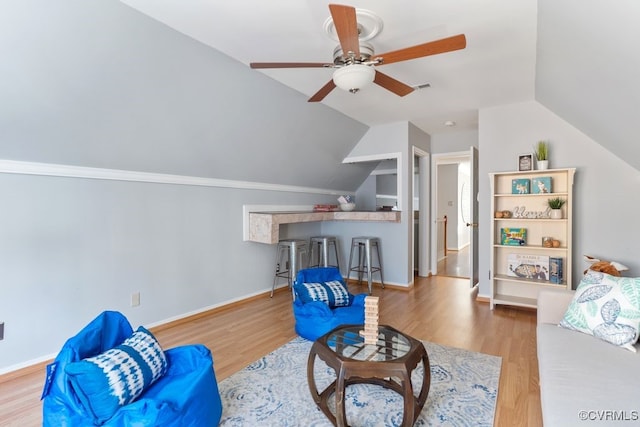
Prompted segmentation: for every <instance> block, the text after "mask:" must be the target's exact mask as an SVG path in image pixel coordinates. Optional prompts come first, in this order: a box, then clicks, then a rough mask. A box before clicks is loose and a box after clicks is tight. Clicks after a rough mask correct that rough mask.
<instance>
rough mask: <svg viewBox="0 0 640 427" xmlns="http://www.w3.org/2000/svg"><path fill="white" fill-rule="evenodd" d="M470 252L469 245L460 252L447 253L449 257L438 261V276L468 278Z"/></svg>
mask: <svg viewBox="0 0 640 427" xmlns="http://www.w3.org/2000/svg"><path fill="white" fill-rule="evenodd" d="M469 252H470V246H469V245H467V246H465V247H464V248H462V249H461V250H459V251H447V256H446V257H444V258H443V259H441V260H440V261H438V273H437V275H438V276H448V277H462V278H468V277H469Z"/></svg>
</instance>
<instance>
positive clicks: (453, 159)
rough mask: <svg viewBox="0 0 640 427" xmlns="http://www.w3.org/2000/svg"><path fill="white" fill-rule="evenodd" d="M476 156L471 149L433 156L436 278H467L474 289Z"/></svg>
mask: <svg viewBox="0 0 640 427" xmlns="http://www.w3.org/2000/svg"><path fill="white" fill-rule="evenodd" d="M476 154H477V150H476V149H475V148H474V147H472V148H471V150H470V151H468V152H456V153H445V154H438V155H433V174H432V177H433V185H432V189H433V190H432V191H433V199H432V200H433V204H432V217H433V218H434V219H433V222H432V223H433V225H434V232H433V233H432V242H431V245H432V263H431V265H432V268H433V269H434V273H433V274H435V275H440V276H449V277H460V278H468V279H469V280H470V285H471V286H472V287H473V286H474V285H475V284H476V283H477V263H476V262H474V261H473V260H474V259H477V239H476V238H475V236H476V235H477V220H475V217H476V216H477V208H476V206H477V201H476V200H474V197H475V193H476V192H477V185H476V184H475V183H477V177H476V175H477V167H475V166H476V164H477V155H476ZM474 202H475V204H474ZM474 247H475V249H474Z"/></svg>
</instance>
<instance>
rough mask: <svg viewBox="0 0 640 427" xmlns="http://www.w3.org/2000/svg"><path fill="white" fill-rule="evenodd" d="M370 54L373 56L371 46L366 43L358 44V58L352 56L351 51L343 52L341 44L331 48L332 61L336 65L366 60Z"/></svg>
mask: <svg viewBox="0 0 640 427" xmlns="http://www.w3.org/2000/svg"><path fill="white" fill-rule="evenodd" d="M372 56H373V46H371V45H370V44H368V43H362V44H360V57H359V58H355V57H354V56H353V52H347V53H346V54H345V53H344V52H343V51H342V46H340V45H338V46H336V48H335V49H333V63H334V64H335V65H338V66H343V65H350V64H359V63H362V62H367V61H369V59H370V58H371V57H372Z"/></svg>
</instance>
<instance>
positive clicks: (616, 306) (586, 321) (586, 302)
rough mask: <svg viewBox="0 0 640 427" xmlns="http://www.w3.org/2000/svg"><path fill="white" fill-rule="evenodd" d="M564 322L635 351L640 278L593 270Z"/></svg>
mask: <svg viewBox="0 0 640 427" xmlns="http://www.w3.org/2000/svg"><path fill="white" fill-rule="evenodd" d="M560 326H561V327H563V328H567V329H572V330H575V331H579V332H582V333H585V334H589V335H593V336H594V337H596V338H600V339H602V340H604V341H607V342H609V343H611V344H614V345H617V346H620V347H624V348H626V349H628V350H631V351H633V352H635V351H636V348H635V347H634V344H635V343H636V341H637V340H638V332H639V331H640V278H633V277H614V276H611V275H609V274H605V273H601V272H595V271H591V270H589V271H588V272H587V274H585V275H584V277H583V278H582V280H581V281H580V285H578V288H577V289H576V293H575V295H574V297H573V300H572V301H571V304H570V305H569V307H568V308H567V311H566V313H565V315H564V318H563V319H562V320H561V321H560Z"/></svg>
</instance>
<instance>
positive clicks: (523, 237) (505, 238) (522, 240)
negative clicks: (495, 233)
mask: <svg viewBox="0 0 640 427" xmlns="http://www.w3.org/2000/svg"><path fill="white" fill-rule="evenodd" d="M500 244H501V245H506V246H524V245H526V244H527V229H526V228H501V229H500Z"/></svg>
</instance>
